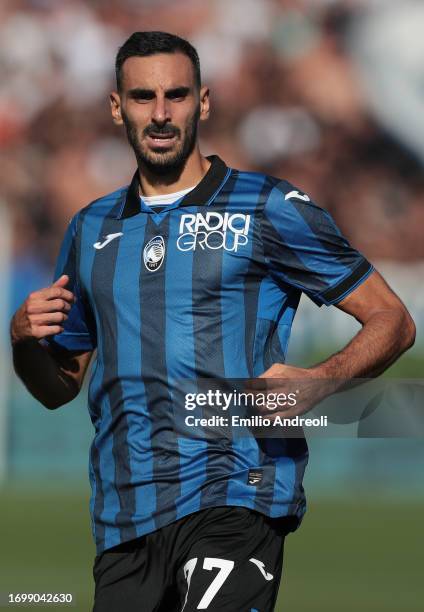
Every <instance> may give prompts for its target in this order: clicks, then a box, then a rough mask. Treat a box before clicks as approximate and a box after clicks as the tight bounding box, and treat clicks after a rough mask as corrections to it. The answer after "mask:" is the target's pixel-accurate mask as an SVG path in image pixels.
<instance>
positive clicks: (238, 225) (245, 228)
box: [177, 212, 250, 251]
mask: <svg viewBox="0 0 424 612" xmlns="http://www.w3.org/2000/svg"><path fill="white" fill-rule="evenodd" d="M249 226H250V215H243V214H242V213H234V214H231V213H228V212H226V213H224V214H222V213H217V212H207V213H206V214H205V215H204V214H202V213H197V214H195V215H192V214H185V215H183V216H182V217H181V221H180V228H179V236H178V240H177V248H178V249H179V250H180V251H194V250H195V249H196V248H200V249H212V250H216V249H225V250H226V251H237V250H238V248H239V247H240V246H244V245H245V244H247V243H248V233H249Z"/></svg>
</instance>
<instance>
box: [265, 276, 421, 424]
mask: <svg viewBox="0 0 424 612" xmlns="http://www.w3.org/2000/svg"><path fill="white" fill-rule="evenodd" d="M335 306H336V307H337V308H339V309H340V310H343V311H344V312H346V313H347V314H349V315H351V316H353V317H355V319H356V320H357V321H359V323H361V325H362V328H361V330H360V331H359V332H358V333H357V334H356V335H355V336H354V337H353V338H352V340H351V341H350V342H349V343H348V344H347V345H346V346H345V347H344V348H343V349H341V350H340V351H338V352H337V353H335V354H333V355H331V356H330V357H328V359H325V360H324V361H322V362H321V363H319V364H316V365H314V366H311V367H310V368H299V367H294V366H290V365H285V364H279V363H276V364H274V365H272V366H271V367H270V368H269V369H268V370H266V371H265V372H264V373H263V374H262V376H261V378H273V379H291V380H293V381H296V380H300V379H305V378H310V379H311V380H313V381H314V396H315V401H313V403H312V402H311V405H308V404H309V402H308V401H306V405H305V404H304V405H302V404H301V405H300V406H299V408H300V410H294V411H293V412H294V413H296V414H300V413H303V412H307V410H309V409H310V408H312V407H313V404H314V403H317V401H319V400H320V399H323V398H324V397H326V396H328V395H329V394H331V393H334V392H336V391H337V390H339V389H341V388H342V387H343V386H345V385H346V383H347V382H348V381H350V380H352V379H355V378H372V377H375V376H378V375H379V374H381V373H382V372H384V370H386V369H387V368H388V367H389V366H390V365H391V364H392V363H394V362H395V361H396V360H397V359H398V358H399V357H400V356H401V355H402V353H404V352H405V351H406V350H407V349H408V348H410V347H411V346H412V345H413V344H414V340H415V324H414V321H413V320H412V317H411V315H410V314H409V312H408V310H407V309H406V307H405V305H404V304H403V303H402V302H401V300H400V299H399V297H398V296H397V295H396V294H395V293H394V292H393V291H392V289H391V288H390V287H389V286H388V284H387V283H386V282H385V280H384V279H383V277H382V276H381V275H380V274H379V273H378V272H376V271H374V272H373V273H372V274H371V275H370V276H369V277H368V278H367V279H366V280H364V281H363V282H362V283H361V284H360V285H359V286H358V287H357V288H356V289H355V290H354V291H352V292H351V293H350V294H349V295H348V296H347V297H345V298H344V299H342V300H341V301H340V302H338V303H337V304H335ZM321 379H322V384H320V383H319V382H315V381H320V380H321ZM317 390H318V391H319V393H318V394H319V395H321V397H317V395H316V393H317ZM306 395H308V393H306ZM311 400H312V397H311Z"/></svg>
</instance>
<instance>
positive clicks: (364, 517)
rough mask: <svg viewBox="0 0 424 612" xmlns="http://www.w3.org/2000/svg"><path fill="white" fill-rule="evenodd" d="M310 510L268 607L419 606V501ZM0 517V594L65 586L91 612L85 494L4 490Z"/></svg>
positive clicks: (307, 611) (346, 611) (329, 610)
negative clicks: (276, 597) (274, 599)
mask: <svg viewBox="0 0 424 612" xmlns="http://www.w3.org/2000/svg"><path fill="white" fill-rule="evenodd" d="M309 506H310V507H309V511H308V513H307V515H306V517H305V519H304V522H303V525H302V527H301V528H300V529H299V531H298V532H297V533H294V534H291V535H290V536H289V537H288V538H287V541H286V551H285V561H284V571H283V581H282V586H281V589H280V596H279V600H278V605H277V607H276V612H321V611H322V612H324V611H325V612H340V611H341V610H343V612H357V611H358V610H361V612H383V611H384V612H391V611H393V612H394V611H395V610H396V611H398V610H402V611H403V610H405V611H408V612H415V611H416V612H418V610H422V602H423V600H424V588H423V579H422V572H423V567H424V555H423V528H422V517H423V515H424V503H423V502H418V501H402V502H393V501H392V502H384V501H383V500H381V499H380V500H379V499H370V498H368V499H365V500H362V499H352V500H350V501H344V502H342V501H340V500H329V499H327V500H325V501H324V500H314V499H310V503H309ZM0 521H1V522H0V524H1V554H0V593H3V594H4V593H8V592H13V591H20V592H22V591H28V590H29V591H34V592H40V591H49V592H51V591H53V592H71V593H73V594H74V596H75V598H76V602H77V603H76V605H75V606H74V607H72V608H69V609H70V610H74V611H75V612H76V611H78V612H87V611H89V610H91V601H92V596H93V582H92V577H91V568H92V561H93V558H94V554H95V552H94V546H93V543H92V540H91V533H90V526H89V516H88V495H87V494H86V493H85V492H72V493H71V492H69V493H67V494H65V493H59V492H57V493H55V492H54V491H53V490H52V489H50V490H47V491H46V492H45V494H44V495H43V497H42V498H41V497H40V496H39V495H37V494H34V493H33V494H31V493H29V492H28V493H23V492H20V491H18V490H16V491H13V490H7V491H3V492H1V493H0ZM37 608H38V609H52V608H55V606H43V607H41V606H37ZM122 609H123V610H125V605H124V602H123V608H122ZM140 612H142V609H140ZM229 612H239V611H235V610H234V611H229ZM261 612H262V611H261Z"/></svg>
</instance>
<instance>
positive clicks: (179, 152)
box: [122, 106, 200, 176]
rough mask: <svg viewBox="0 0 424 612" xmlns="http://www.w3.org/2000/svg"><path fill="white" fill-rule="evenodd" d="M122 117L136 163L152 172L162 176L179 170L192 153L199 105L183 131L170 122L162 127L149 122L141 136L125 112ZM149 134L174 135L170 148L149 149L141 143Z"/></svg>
mask: <svg viewBox="0 0 424 612" xmlns="http://www.w3.org/2000/svg"><path fill="white" fill-rule="evenodd" d="M122 119H123V122H124V125H125V129H126V132H127V138H128V142H129V143H130V146H131V148H132V149H133V151H134V154H135V157H136V159H137V163H138V165H139V166H140V165H142V166H144V167H145V168H147V170H148V171H149V172H151V173H152V174H156V175H159V176H163V175H166V174H175V173H178V172H181V171H182V170H183V168H184V165H185V163H186V161H187V158H188V157H189V156H190V154H191V153H192V151H193V149H194V146H195V144H196V141H197V127H198V123H199V119H200V106H199V107H198V108H196V111H195V113H194V114H193V115H192V117H191V118H190V119H189V121H188V123H187V125H186V127H185V129H184V132H182V131H181V130H180V128H178V127H177V126H175V125H173V124H172V123H167V124H166V125H164V126H163V127H161V128H160V127H158V126H156V125H155V124H154V123H151V124H149V125H148V126H147V127H145V128H144V130H143V132H142V138H140V137H139V135H138V130H137V126H136V125H135V124H134V123H133V122H132V121H130V119H129V118H128V116H127V115H126V114H125V113H122ZM150 134H162V135H165V134H166V135H169V136H176V141H175V144H174V145H173V148H172V150H168V151H163V150H157V151H154V150H153V149H149V148H148V147H147V146H146V145H145V144H143V139H144V138H146V137H147V136H149V135H150Z"/></svg>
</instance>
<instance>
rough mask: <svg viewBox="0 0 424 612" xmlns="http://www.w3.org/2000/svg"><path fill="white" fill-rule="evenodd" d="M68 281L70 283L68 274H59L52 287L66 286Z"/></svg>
mask: <svg viewBox="0 0 424 612" xmlns="http://www.w3.org/2000/svg"><path fill="white" fill-rule="evenodd" d="M68 283H69V276H68V275H67V274H62V276H59V278H58V279H57V280H55V282H54V283H53V285H52V287H66V285H67V284H68Z"/></svg>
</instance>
